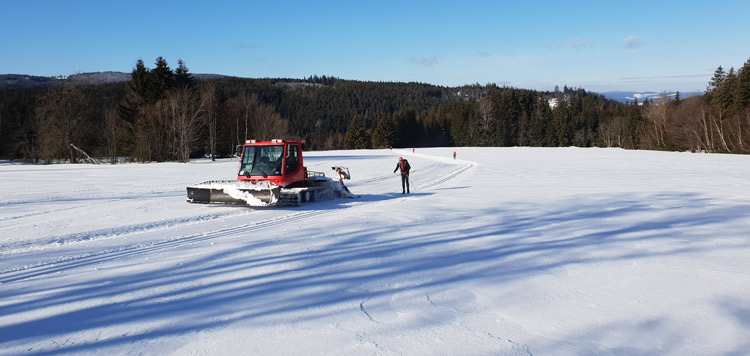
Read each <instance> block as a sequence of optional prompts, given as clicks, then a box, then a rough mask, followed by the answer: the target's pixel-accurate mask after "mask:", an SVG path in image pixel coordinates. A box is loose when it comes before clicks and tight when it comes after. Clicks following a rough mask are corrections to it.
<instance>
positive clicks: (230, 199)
mask: <svg viewBox="0 0 750 356" xmlns="http://www.w3.org/2000/svg"><path fill="white" fill-rule="evenodd" d="M303 145H304V141H302V142H300V141H284V140H271V141H256V140H247V141H245V144H244V145H241V146H237V154H238V155H239V156H240V157H241V160H240V168H239V172H238V173H237V180H212V181H206V182H202V183H198V184H195V185H192V186H189V187H187V201H188V202H189V203H203V204H235V205H252V206H271V205H285V206H297V205H300V204H301V203H303V202H308V201H314V200H324V199H332V198H335V197H338V196H341V197H345V198H346V197H353V196H352V195H351V193H350V192H349V189H348V188H346V186H345V185H344V181H343V180H344V179H350V176H349V169H347V168H345V167H332V168H333V170H334V171H336V173H338V174H339V181H334V180H332V179H331V178H328V177H326V176H325V174H324V173H322V172H313V171H308V170H307V167H305V166H304V163H303V159H302V146H303Z"/></svg>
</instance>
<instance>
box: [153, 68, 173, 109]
mask: <svg viewBox="0 0 750 356" xmlns="http://www.w3.org/2000/svg"><path fill="white" fill-rule="evenodd" d="M174 84H175V77H174V72H172V69H170V68H169V65H168V64H167V61H166V60H165V59H164V58H163V57H159V58H157V59H156V68H154V69H153V70H151V85H152V88H153V89H152V90H153V99H154V102H157V101H159V100H160V99H161V98H163V97H164V95H165V94H166V93H167V91H168V90H169V89H172V87H174Z"/></svg>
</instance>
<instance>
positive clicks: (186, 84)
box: [174, 59, 195, 88]
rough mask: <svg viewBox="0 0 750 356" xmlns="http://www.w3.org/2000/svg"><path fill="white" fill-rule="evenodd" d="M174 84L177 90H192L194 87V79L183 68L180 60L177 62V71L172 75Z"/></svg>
mask: <svg viewBox="0 0 750 356" xmlns="http://www.w3.org/2000/svg"><path fill="white" fill-rule="evenodd" d="M174 83H175V85H176V86H177V87H179V88H193V87H194V86H195V79H194V78H193V75H192V74H190V71H189V70H188V68H187V67H186V66H185V62H183V61H182V59H178V60H177V69H176V70H175V73H174Z"/></svg>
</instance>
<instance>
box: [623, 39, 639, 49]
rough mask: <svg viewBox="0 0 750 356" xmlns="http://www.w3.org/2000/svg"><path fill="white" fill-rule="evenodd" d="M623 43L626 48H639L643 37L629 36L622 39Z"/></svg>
mask: <svg viewBox="0 0 750 356" xmlns="http://www.w3.org/2000/svg"><path fill="white" fill-rule="evenodd" d="M622 45H623V46H625V48H638V47H640V46H641V38H640V37H638V36H628V37H625V39H624V40H622Z"/></svg>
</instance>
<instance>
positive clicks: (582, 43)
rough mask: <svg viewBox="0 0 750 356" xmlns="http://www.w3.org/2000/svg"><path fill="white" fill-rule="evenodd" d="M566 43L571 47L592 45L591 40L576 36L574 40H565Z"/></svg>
mask: <svg viewBox="0 0 750 356" xmlns="http://www.w3.org/2000/svg"><path fill="white" fill-rule="evenodd" d="M565 45H567V46H568V47H570V48H583V47H588V46H590V45H591V42H590V41H589V40H585V39H583V38H577V37H576V38H574V39H572V40H569V41H567V42H565Z"/></svg>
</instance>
